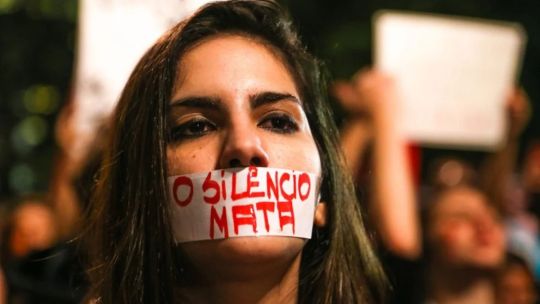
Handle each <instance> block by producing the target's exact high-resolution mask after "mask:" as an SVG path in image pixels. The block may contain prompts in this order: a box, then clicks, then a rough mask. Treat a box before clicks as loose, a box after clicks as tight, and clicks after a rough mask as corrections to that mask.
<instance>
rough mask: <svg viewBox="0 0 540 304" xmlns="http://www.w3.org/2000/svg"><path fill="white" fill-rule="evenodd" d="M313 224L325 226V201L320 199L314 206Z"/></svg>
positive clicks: (320, 226)
mask: <svg viewBox="0 0 540 304" xmlns="http://www.w3.org/2000/svg"><path fill="white" fill-rule="evenodd" d="M313 223H314V224H315V226H317V227H319V228H322V227H324V226H326V202H323V201H320V202H319V203H318V204H317V206H315V218H314V219H313Z"/></svg>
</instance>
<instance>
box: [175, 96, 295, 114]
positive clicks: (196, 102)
mask: <svg viewBox="0 0 540 304" xmlns="http://www.w3.org/2000/svg"><path fill="white" fill-rule="evenodd" d="M279 101H291V102H294V103H297V104H299V105H301V102H300V100H299V99H298V98H297V97H295V96H294V95H291V94H289V93H279V92H262V93H258V94H254V95H250V96H249V104H250V107H251V109H255V108H258V107H261V106H263V105H267V104H273V103H276V102H279ZM169 107H190V108H201V109H210V110H215V111H223V110H225V109H224V108H225V107H224V105H223V103H222V102H221V99H220V98H218V97H211V96H190V97H185V98H180V99H178V100H175V101H173V102H171V104H170V105H169Z"/></svg>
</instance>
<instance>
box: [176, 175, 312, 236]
mask: <svg viewBox="0 0 540 304" xmlns="http://www.w3.org/2000/svg"><path fill="white" fill-rule="evenodd" d="M168 182H169V195H170V202H171V205H172V211H171V220H172V227H173V234H174V237H175V240H176V242H179V243H181V242H190V241H200V240H217V239H224V238H232V237H242V236H288V237H299V238H305V239H309V238H311V231H312V228H313V217H314V212H315V205H316V204H317V199H318V189H319V180H318V177H317V176H316V175H315V174H311V173H306V172H301V171H294V170H287V169H275V168H263V167H249V168H244V169H239V168H235V169H227V170H214V171H209V172H204V173H196V174H188V175H178V176H170V177H169V178H168Z"/></svg>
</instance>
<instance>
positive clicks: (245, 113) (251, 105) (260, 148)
mask: <svg viewBox="0 0 540 304" xmlns="http://www.w3.org/2000/svg"><path fill="white" fill-rule="evenodd" d="M303 102H305V101H302V100H300V96H299V93H298V90H297V88H296V85H295V83H294V81H293V78H292V76H291V74H290V73H289V71H288V69H287V68H286V66H285V65H284V64H283V62H282V61H281V59H280V58H279V57H278V56H276V54H275V53H274V52H273V51H271V50H270V48H269V47H267V46H265V45H263V44H261V43H260V42H256V41H254V40H251V39H249V38H246V37H242V36H234V35H221V36H216V37H213V38H210V39H209V40H205V41H204V42H202V43H200V44H198V45H196V46H195V47H194V48H192V49H190V50H189V51H188V52H187V53H186V54H185V55H184V56H183V57H182V58H181V61H180V63H179V75H178V78H177V80H176V83H175V87H174V89H173V93H172V99H171V103H170V111H169V112H170V118H169V119H170V125H171V128H170V132H171V138H172V139H171V141H170V142H169V144H168V146H167V162H168V171H169V172H168V174H169V175H171V176H172V175H180V174H190V173H197V172H204V171H211V170H216V169H223V168H231V167H244V166H248V165H255V166H261V167H275V168H285V169H294V170H301V171H305V172H310V173H315V174H317V175H319V176H320V174H321V164H320V158H319V154H318V150H317V147H316V144H315V142H314V139H313V137H312V135H311V131H310V127H309V125H308V121H307V118H306V115H305V113H304V111H303V109H302V103H303ZM304 242H305V241H304V240H302V239H299V238H292V237H260V238H257V237H240V238H231V239H225V240H220V241H201V242H191V243H183V244H181V245H180V246H181V248H182V249H183V251H184V252H185V254H186V255H187V256H188V258H189V259H190V260H191V261H192V262H193V263H194V265H195V266H196V267H203V265H204V266H205V267H208V266H209V265H214V266H210V267H228V266H230V267H234V264H235V263H237V262H238V263H243V265H245V263H246V262H247V263H249V262H250V261H252V262H254V264H255V263H260V262H261V259H268V260H269V261H278V260H277V259H279V261H285V260H287V259H288V260H291V261H292V260H293V259H294V258H296V257H297V256H298V255H299V253H300V252H301V250H302V247H303V245H304ZM224 265H225V266H224ZM244 268H245V267H244Z"/></svg>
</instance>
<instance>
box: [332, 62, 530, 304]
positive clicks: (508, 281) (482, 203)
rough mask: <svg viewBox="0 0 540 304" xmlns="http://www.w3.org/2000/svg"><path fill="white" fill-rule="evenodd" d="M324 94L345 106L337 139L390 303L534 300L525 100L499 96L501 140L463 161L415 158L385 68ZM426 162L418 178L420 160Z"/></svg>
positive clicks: (512, 94) (517, 93)
mask: <svg viewBox="0 0 540 304" xmlns="http://www.w3.org/2000/svg"><path fill="white" fill-rule="evenodd" d="M332 93H333V95H334V96H335V97H336V99H337V100H338V101H339V102H341V104H342V106H343V107H344V108H345V109H346V110H347V112H348V113H349V117H348V118H347V119H346V122H345V123H344V126H343V129H342V138H341V140H342V146H343V150H344V153H345V155H346V158H347V161H348V165H349V168H350V170H351V173H352V174H353V175H354V176H355V177H356V180H357V182H358V190H359V195H361V198H362V200H361V201H363V202H364V203H365V205H366V206H365V208H366V209H367V210H368V212H369V218H368V220H369V222H371V225H372V227H373V228H374V229H375V231H376V232H377V235H376V237H375V241H376V242H378V244H379V249H380V253H381V257H382V259H383V263H384V264H385V266H386V270H387V273H388V275H389V277H390V280H391V281H392V285H393V295H392V301H393V302H395V303H536V302H537V300H538V293H537V282H538V279H540V272H539V271H538V270H539V269H540V268H539V266H540V259H539V257H540V255H539V253H540V250H539V249H540V247H539V246H538V244H539V243H538V240H539V238H538V236H539V234H538V233H539V230H538V220H539V216H540V213H538V207H537V205H538V203H539V201H538V197H539V196H538V195H539V194H540V187H539V186H540V157H539V156H540V154H539V152H540V144H539V143H538V142H531V143H528V148H527V150H526V151H525V153H524V159H523V161H522V162H521V164H522V165H519V162H518V159H517V156H518V149H519V137H520V134H521V132H522V130H523V129H524V127H525V126H526V124H527V122H528V120H529V119H530V101H529V100H528V97H527V95H526V93H525V92H524V91H523V90H522V89H519V88H513V89H511V90H509V92H508V97H507V100H506V119H507V131H506V137H507V139H506V143H505V144H504V145H503V146H501V147H500V148H499V149H498V150H497V151H495V152H492V153H486V155H485V156H484V158H483V160H482V161H481V162H478V163H470V162H469V161H468V160H467V159H460V158H458V157H456V155H453V154H451V153H449V155H448V156H444V157H441V158H439V159H434V160H430V162H431V163H429V164H425V163H424V164H422V161H423V160H422V156H421V149H419V148H418V147H417V146H416V145H415V144H414V143H411V142H408V141H407V140H406V139H405V138H404V136H403V135H402V134H401V132H400V130H399V128H398V125H399V119H400V117H399V113H398V110H396V109H397V105H398V103H397V102H396V101H397V100H399V98H400V96H399V92H398V90H397V89H396V84H395V83H394V81H393V80H392V78H391V77H390V76H389V75H385V74H383V73H381V72H379V71H376V70H365V71H360V72H359V73H358V74H356V75H355V77H353V79H352V80H350V81H337V82H335V84H334V86H333V88H332ZM421 165H422V166H427V168H429V170H427V171H428V173H427V174H425V175H426V176H422V177H421V178H418V177H419V172H420V166H421Z"/></svg>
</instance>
